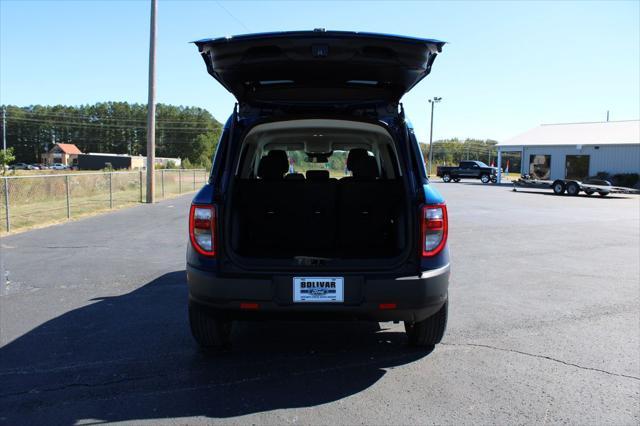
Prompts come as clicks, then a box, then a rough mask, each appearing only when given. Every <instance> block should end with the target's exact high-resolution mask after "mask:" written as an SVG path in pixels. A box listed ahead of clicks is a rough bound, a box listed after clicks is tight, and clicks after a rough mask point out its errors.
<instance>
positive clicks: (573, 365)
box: [441, 343, 640, 381]
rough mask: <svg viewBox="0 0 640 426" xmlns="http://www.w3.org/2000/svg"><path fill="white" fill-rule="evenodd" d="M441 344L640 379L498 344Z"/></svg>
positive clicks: (639, 379)
mask: <svg viewBox="0 0 640 426" xmlns="http://www.w3.org/2000/svg"><path fill="white" fill-rule="evenodd" d="M441 345H443V346H471V347H477V348H484V349H493V350H496V351H502V352H511V353H515V354H520V355H525V356H530V357H533V358H539V359H546V360H548V361H553V362H557V363H559V364H563V365H566V366H569V367H575V368H579V369H581V370H587V371H596V372H598V373H604V374H608V375H610V376H616V377H624V378H627V379H633V380H638V381H640V377H636V376H631V375H628V374H620V373H612V372H611V371H607V370H602V369H600V368H594V367H584V366H582V365H578V364H574V363H572V362H567V361H563V360H561V359H558V358H554V357H551V356H548V355H540V354H532V353H529V352H524V351H519V350H517V349H507V348H500V347H498V346H491V345H483V344H480V343H441Z"/></svg>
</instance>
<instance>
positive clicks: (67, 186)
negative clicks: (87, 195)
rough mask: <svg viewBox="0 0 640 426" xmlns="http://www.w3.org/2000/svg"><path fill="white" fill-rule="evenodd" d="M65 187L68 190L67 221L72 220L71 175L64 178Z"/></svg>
mask: <svg viewBox="0 0 640 426" xmlns="http://www.w3.org/2000/svg"><path fill="white" fill-rule="evenodd" d="M64 186H65V188H66V190H67V219H71V196H70V191H69V175H66V176H65V177H64Z"/></svg>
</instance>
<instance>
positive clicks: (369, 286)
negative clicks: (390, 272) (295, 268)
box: [187, 265, 450, 321]
mask: <svg viewBox="0 0 640 426" xmlns="http://www.w3.org/2000/svg"><path fill="white" fill-rule="evenodd" d="M449 269H450V268H449V265H446V266H444V267H442V268H439V269H435V270H430V271H424V272H423V273H422V274H421V275H420V276H410V277H392V278H389V277H384V278H378V277H368V276H363V275H348V274H345V275H344V278H345V284H344V285H345V289H344V292H345V294H344V303H339V304H338V303H318V304H309V303H305V304H294V303H293V275H274V276H272V277H269V278H262V279H247V278H227V277H219V276H217V275H216V274H215V273H213V272H210V271H203V270H200V269H197V268H194V267H191V266H187V282H188V284H189V299H190V303H195V304H197V305H199V306H201V307H204V308H208V309H209V310H210V311H211V312H212V314H214V315H218V316H225V317H228V318H231V319H265V318H273V319H307V318H308V319H324V320H337V319H365V320H374V321H421V320H423V319H425V318H427V317H429V316H431V315H433V314H434V313H436V312H437V311H438V310H439V309H440V308H441V307H442V305H443V304H444V303H445V302H446V301H447V292H448V287H449ZM316 275H317V274H316ZM330 275H335V274H333V273H332V274H330ZM241 303H242V304H246V303H252V304H257V305H258V307H257V309H256V308H255V307H254V306H252V308H253V309H241ZM380 304H395V308H393V309H381V308H380Z"/></svg>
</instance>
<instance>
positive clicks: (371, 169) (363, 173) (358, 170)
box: [351, 156, 380, 179]
mask: <svg viewBox="0 0 640 426" xmlns="http://www.w3.org/2000/svg"><path fill="white" fill-rule="evenodd" d="M351 171H352V172H353V177H354V178H356V179H376V178H378V177H379V176H380V174H379V171H378V163H377V162H376V159H375V158H374V157H369V156H367V157H364V158H359V159H358V161H356V162H354V164H353V169H352V170H351Z"/></svg>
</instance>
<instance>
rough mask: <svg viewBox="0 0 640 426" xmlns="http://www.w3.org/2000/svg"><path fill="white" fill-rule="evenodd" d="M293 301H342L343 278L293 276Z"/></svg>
mask: <svg viewBox="0 0 640 426" xmlns="http://www.w3.org/2000/svg"><path fill="white" fill-rule="evenodd" d="M293 301H294V302H295V303H340V302H344V278H343V277H294V278H293Z"/></svg>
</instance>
